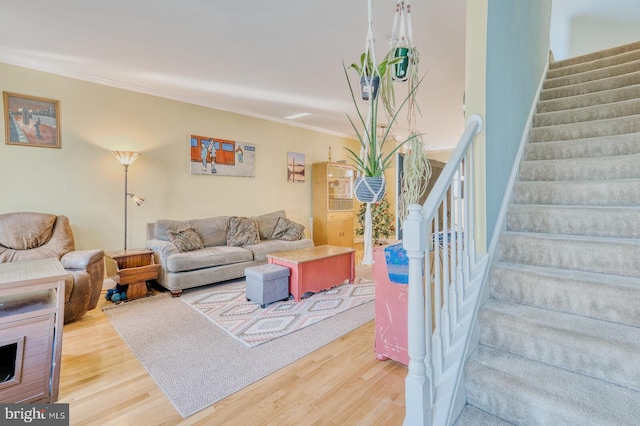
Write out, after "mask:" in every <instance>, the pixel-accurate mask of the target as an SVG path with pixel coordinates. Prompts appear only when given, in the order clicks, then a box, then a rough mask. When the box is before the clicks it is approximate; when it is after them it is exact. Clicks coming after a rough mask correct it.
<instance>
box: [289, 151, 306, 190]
mask: <svg viewBox="0 0 640 426" xmlns="http://www.w3.org/2000/svg"><path fill="white" fill-rule="evenodd" d="M287 182H292V183H304V154H301V153H299V152H287Z"/></svg>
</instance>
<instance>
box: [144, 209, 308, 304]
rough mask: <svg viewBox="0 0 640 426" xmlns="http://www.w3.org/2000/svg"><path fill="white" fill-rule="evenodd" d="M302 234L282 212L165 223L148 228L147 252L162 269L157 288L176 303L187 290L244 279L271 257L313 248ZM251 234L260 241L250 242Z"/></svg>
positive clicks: (161, 221)
mask: <svg viewBox="0 0 640 426" xmlns="http://www.w3.org/2000/svg"><path fill="white" fill-rule="evenodd" d="M254 228H255V229H254ZM301 229H302V230H304V227H303V226H302V225H299V224H295V223H293V222H291V221H289V220H288V219H286V215H285V212H284V211H283V210H280V211H276V212H272V213H268V214H264V215H260V216H254V217H250V218H240V217H237V216H216V217H209V218H204V219H191V220H181V221H178V220H167V219H162V220H158V221H156V222H154V223H149V224H148V225H147V242H146V247H147V248H148V249H150V250H153V252H154V256H155V260H156V262H157V263H158V264H160V265H161V268H160V272H159V274H158V279H157V282H158V283H159V284H160V285H162V286H163V287H165V288H166V289H168V290H169V291H171V294H172V295H173V296H176V297H177V296H180V295H181V294H182V290H184V289H188V288H192V287H199V286H203V285H208V284H212V283H217V282H220V281H226V280H230V279H235V278H240V277H243V276H244V275H245V274H244V270H245V268H247V267H249V266H257V265H262V264H265V263H267V255H268V254H274V253H280V252H284V251H291V250H298V249H301V248H306V247H312V246H313V241H312V240H310V239H307V238H304V236H303V234H302V231H301ZM180 231H183V232H180ZM252 232H255V233H256V236H255V237H256V238H255V239H253V240H252V238H248V240H247V234H251V233H252ZM195 234H197V235H195ZM192 237H195V240H196V241H195V242H194V241H192ZM172 240H173V241H172ZM185 240H186V242H185ZM247 241H248V243H247Z"/></svg>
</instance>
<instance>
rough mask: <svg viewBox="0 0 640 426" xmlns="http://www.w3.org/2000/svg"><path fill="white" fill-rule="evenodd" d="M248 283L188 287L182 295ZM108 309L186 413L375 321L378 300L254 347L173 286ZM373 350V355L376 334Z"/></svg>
mask: <svg viewBox="0 0 640 426" xmlns="http://www.w3.org/2000/svg"><path fill="white" fill-rule="evenodd" d="M243 283H244V280H237V281H234V282H231V283H229V284H217V285H213V286H210V287H209V288H206V287H205V288H200V289H196V290H193V291H192V290H185V291H184V293H183V296H182V297H185V296H187V297H189V296H190V293H192V292H193V293H198V292H203V291H204V292H206V291H210V290H211V289H212V288H214V287H216V288H217V289H221V290H222V289H224V287H227V286H237V285H238V284H243ZM104 312H105V314H106V315H107V317H108V318H109V320H110V321H111V324H112V325H113V327H114V328H115V329H116V330H117V332H118V333H119V334H120V336H122V339H123V340H124V341H125V342H126V343H127V345H128V346H129V348H130V349H131V351H132V352H133V353H134V354H135V356H136V357H137V358H138V360H140V362H141V363H142V365H143V366H144V367H145V369H146V370H147V371H148V372H149V374H150V375H151V377H153V379H154V380H155V382H156V383H157V384H158V386H159V387H160V389H162V391H163V392H164V393H165V395H166V396H167V398H168V399H169V400H170V401H171V403H172V404H173V405H174V407H175V408H176V410H177V411H178V413H180V415H181V416H182V417H188V416H190V415H192V414H194V413H196V412H198V411H200V410H202V409H204V408H206V407H208V406H210V405H212V404H214V403H215V402H217V401H220V400H221V399H223V398H226V397H228V396H229V395H231V394H233V393H234V392H236V391H238V390H240V389H242V388H244V387H245V386H248V385H250V384H251V383H253V382H255V381H257V380H260V379H262V378H264V377H266V376H268V375H269V374H271V373H273V372H275V371H277V370H279V369H280V368H283V367H285V366H287V365H289V364H291V363H292V362H294V361H296V360H298V359H300V358H302V357H304V356H305V355H308V354H310V353H311V352H313V351H315V350H316V349H319V348H321V347H322V346H324V345H326V344H328V343H330V342H332V341H333V340H336V339H338V338H340V337H341V336H343V335H345V334H346V333H348V332H350V331H352V330H354V329H356V328H358V327H360V326H361V325H364V324H366V323H367V322H369V321H371V320H373V319H374V316H375V303H365V304H363V305H361V306H357V307H355V308H352V309H349V310H346V311H344V312H342V313H340V314H338V315H334V316H332V317H330V318H327V319H325V320H323V321H321V322H319V323H316V324H313V325H310V326H308V327H305V328H303V329H301V330H298V331H296V332H295V333H290V334H288V335H285V336H283V337H281V338H278V339H274V340H271V341H268V342H266V343H264V344H261V345H258V346H256V347H253V348H248V347H246V346H245V345H244V344H243V343H241V342H240V341H238V340H236V339H235V338H232V337H230V336H229V335H228V334H227V333H226V332H225V331H223V330H222V329H221V328H220V327H218V326H217V325H215V324H213V322H212V321H210V320H209V319H208V318H206V317H205V316H204V315H202V314H201V313H199V312H197V311H196V310H195V309H193V308H191V307H190V306H189V305H187V304H186V303H183V302H181V301H180V299H175V298H171V296H170V295H169V294H168V292H166V293H161V294H159V295H157V296H155V297H149V298H144V299H138V300H133V301H131V302H129V303H124V304H121V305H117V306H116V305H113V306H112V307H111V308H110V309H105V311H104ZM371 351H372V356H374V355H373V336H372V337H371Z"/></svg>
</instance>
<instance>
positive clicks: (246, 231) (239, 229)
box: [227, 216, 260, 247]
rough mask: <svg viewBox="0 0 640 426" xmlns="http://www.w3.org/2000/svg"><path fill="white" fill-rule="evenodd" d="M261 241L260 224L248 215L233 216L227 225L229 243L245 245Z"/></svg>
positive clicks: (230, 244)
mask: <svg viewBox="0 0 640 426" xmlns="http://www.w3.org/2000/svg"><path fill="white" fill-rule="evenodd" d="M258 243H260V235H259V234H258V224H257V223H256V221H255V220H253V219H249V218H248V217H238V216H231V217H230V218H229V226H228V227H227V245H228V246H229V247H244V246H249V245H252V244H258Z"/></svg>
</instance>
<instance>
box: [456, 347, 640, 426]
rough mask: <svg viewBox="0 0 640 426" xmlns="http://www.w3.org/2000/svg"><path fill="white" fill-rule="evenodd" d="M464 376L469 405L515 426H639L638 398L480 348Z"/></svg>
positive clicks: (617, 388) (639, 395)
mask: <svg viewBox="0 0 640 426" xmlns="http://www.w3.org/2000/svg"><path fill="white" fill-rule="evenodd" d="M602 356H603V357H606V354H602ZM465 377H466V384H465V389H466V394H467V403H468V404H470V405H473V406H475V407H477V408H479V409H481V410H483V411H485V412H488V413H492V414H493V415H495V416H497V417H499V418H501V419H505V420H506V421H508V422H511V423H514V424H519V425H525V424H526V425H638V424H640V393H638V392H635V391H633V390H630V389H627V388H624V387H620V386H616V385H612V384H609V383H605V382H602V381H600V380H597V379H594V378H591V377H586V376H584V375H581V374H577V373H573V372H570V371H566V370H563V369H560V368H556V367H553V366H550V365H547V364H543V363H540V362H535V361H532V360H529V359H527V358H523V357H520V356H517V355H512V354H509V353H506V352H503V351H498V350H496V349H492V348H487V347H485V346H482V345H481V346H479V347H478V348H477V349H476V351H475V352H474V353H473V354H472V355H471V357H470V358H469V360H468V361H467V363H466V365H465Z"/></svg>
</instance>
